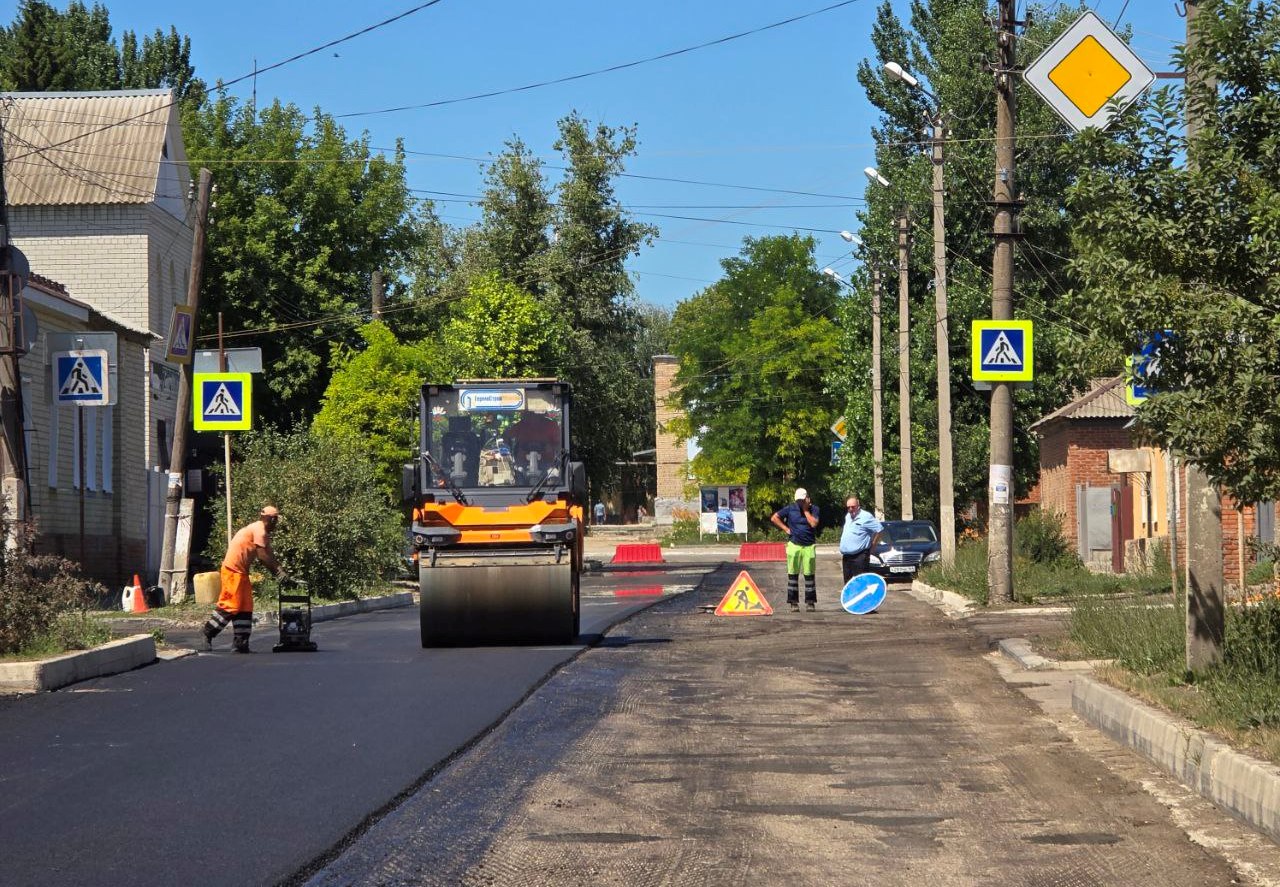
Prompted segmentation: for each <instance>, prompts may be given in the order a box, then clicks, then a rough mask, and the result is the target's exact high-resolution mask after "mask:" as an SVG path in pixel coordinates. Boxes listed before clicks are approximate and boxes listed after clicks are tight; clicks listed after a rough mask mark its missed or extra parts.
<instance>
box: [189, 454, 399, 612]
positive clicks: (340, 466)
mask: <svg viewBox="0 0 1280 887" xmlns="http://www.w3.org/2000/svg"><path fill="white" fill-rule="evenodd" d="M237 442H238V447H237V449H238V450H239V456H240V462H239V464H238V465H237V466H236V467H235V468H234V469H233V470H234V474H233V477H232V507H233V515H234V516H235V525H236V526H237V527H239V526H244V525H245V524H247V523H249V522H251V521H253V520H256V519H257V515H258V511H259V509H260V508H261V507H262V506H263V505H265V504H268V503H269V504H272V505H275V506H276V507H277V508H279V509H280V513H281V518H280V525H279V527H278V528H277V530H276V533H275V538H274V539H273V542H272V547H273V548H274V549H275V552H276V556H277V557H278V558H279V559H280V562H281V564H282V565H283V566H284V568H285V569H286V570H287V571H289V572H290V573H291V574H293V575H295V576H297V577H299V578H300V579H304V580H306V581H307V582H308V583H309V584H310V586H311V592H312V593H313V594H315V595H316V596H317V597H321V598H356V597H359V596H360V592H361V591H362V590H363V589H367V588H369V587H371V586H375V585H378V584H380V583H381V582H382V581H384V580H385V579H386V578H389V577H391V576H394V575H395V572H396V570H397V569H398V567H399V561H400V551H401V549H402V548H403V546H404V529H403V527H402V525H401V524H402V520H401V516H400V510H399V508H398V507H396V506H393V505H392V504H391V502H389V501H388V499H387V495H386V493H385V492H384V491H383V489H382V488H381V487H380V485H379V478H378V474H377V469H376V468H375V467H374V465H373V463H372V462H371V460H370V459H369V458H368V457H367V456H366V455H365V453H364V452H363V450H362V449H361V448H360V447H359V445H358V444H356V443H355V442H352V441H345V440H339V439H335V438H331V437H322V436H319V435H314V434H311V433H310V432H308V431H305V430H301V429H298V430H294V431H288V432H280V431H273V430H267V431H261V432H256V433H251V434H247V435H244V436H243V437H242V438H238V441H237ZM209 507H210V509H211V510H212V512H213V514H214V515H215V516H216V519H215V521H214V532H213V533H212V535H211V537H210V540H209V551H208V556H209V557H210V559H212V560H213V561H214V562H215V563H217V562H220V561H221V560H222V554H223V552H224V551H225V550H226V544H227V539H226V529H225V523H224V519H223V515H225V514H226V501H225V499H224V498H223V497H221V496H219V497H218V498H217V499H216V500H213V501H211V502H210V503H209Z"/></svg>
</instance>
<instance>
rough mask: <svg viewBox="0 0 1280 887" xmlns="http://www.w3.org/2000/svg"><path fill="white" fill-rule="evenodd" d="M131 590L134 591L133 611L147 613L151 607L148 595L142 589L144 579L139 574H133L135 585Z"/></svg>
mask: <svg viewBox="0 0 1280 887" xmlns="http://www.w3.org/2000/svg"><path fill="white" fill-rule="evenodd" d="M130 590H131V591H132V592H133V612H135V613H145V612H147V611H148V610H149V609H151V608H150V607H148V606H147V596H146V595H145V594H143V591H142V580H141V579H139V578H138V574H137V573H134V574H133V585H132V586H131V588H130Z"/></svg>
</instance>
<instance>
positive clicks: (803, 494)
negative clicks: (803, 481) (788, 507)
mask: <svg viewBox="0 0 1280 887" xmlns="http://www.w3.org/2000/svg"><path fill="white" fill-rule="evenodd" d="M808 498H809V491H808V490H806V489H805V488H804V487H796V501H797V502H799V501H800V500H801V499H808Z"/></svg>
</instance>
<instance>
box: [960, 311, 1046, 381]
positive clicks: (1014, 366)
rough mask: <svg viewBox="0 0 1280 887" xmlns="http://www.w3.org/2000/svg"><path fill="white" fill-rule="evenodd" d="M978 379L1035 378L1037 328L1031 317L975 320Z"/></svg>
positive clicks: (973, 352)
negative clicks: (1029, 318)
mask: <svg viewBox="0 0 1280 887" xmlns="http://www.w3.org/2000/svg"><path fill="white" fill-rule="evenodd" d="M971 332H972V336H973V339H972V342H973V347H972V350H971V352H970V353H971V354H972V357H973V380H974V381H975V382H1030V381H1031V380H1032V379H1034V378H1035V347H1034V343H1035V331H1034V329H1033V327H1032V324H1031V321H1029V320H975V321H973V326H972V328H971Z"/></svg>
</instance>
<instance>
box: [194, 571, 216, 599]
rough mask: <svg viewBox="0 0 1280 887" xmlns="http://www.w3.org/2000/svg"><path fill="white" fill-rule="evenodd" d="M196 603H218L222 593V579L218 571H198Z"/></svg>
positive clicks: (195, 580) (196, 576)
mask: <svg viewBox="0 0 1280 887" xmlns="http://www.w3.org/2000/svg"><path fill="white" fill-rule="evenodd" d="M193 581H194V582H195V587H196V603H197V604H216V603H217V602H218V595H220V594H222V579H221V577H220V576H219V575H218V574H217V573H196V575H195V579H194V580H193Z"/></svg>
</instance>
